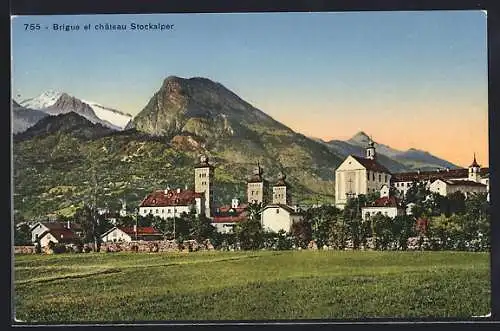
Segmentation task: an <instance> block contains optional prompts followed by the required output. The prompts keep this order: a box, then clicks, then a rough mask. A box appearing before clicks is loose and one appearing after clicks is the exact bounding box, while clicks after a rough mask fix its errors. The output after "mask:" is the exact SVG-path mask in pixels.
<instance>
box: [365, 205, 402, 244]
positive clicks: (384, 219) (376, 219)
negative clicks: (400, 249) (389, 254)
mask: <svg viewBox="0 0 500 331" xmlns="http://www.w3.org/2000/svg"><path fill="white" fill-rule="evenodd" d="M370 220H371V222H372V229H373V232H374V239H375V249H384V250H385V249H390V248H392V247H393V245H394V243H395V242H396V236H395V234H394V230H393V228H394V226H393V224H394V219H392V218H391V217H388V216H385V215H381V214H380V213H378V214H376V215H375V216H373V217H372V218H371V219H370Z"/></svg>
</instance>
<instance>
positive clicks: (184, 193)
mask: <svg viewBox="0 0 500 331" xmlns="http://www.w3.org/2000/svg"><path fill="white" fill-rule="evenodd" d="M202 197H203V193H195V192H194V191H192V190H181V191H180V192H179V193H178V192H177V191H176V190H168V191H167V193H165V191H164V190H161V191H156V192H153V193H151V194H149V195H148V196H147V197H146V198H144V200H142V202H141V204H140V206H139V207H167V206H187V205H192V204H194V203H195V199H196V198H202Z"/></svg>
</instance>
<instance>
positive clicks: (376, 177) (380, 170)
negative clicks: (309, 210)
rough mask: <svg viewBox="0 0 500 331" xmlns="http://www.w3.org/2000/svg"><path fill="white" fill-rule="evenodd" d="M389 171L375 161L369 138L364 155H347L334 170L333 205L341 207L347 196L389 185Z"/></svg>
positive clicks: (372, 144) (373, 145) (373, 149)
mask: <svg viewBox="0 0 500 331" xmlns="http://www.w3.org/2000/svg"><path fill="white" fill-rule="evenodd" d="M391 177H392V175H391V173H390V171H389V170H388V169H387V168H386V167H384V166H383V165H382V164H380V163H379V162H378V161H377V153H376V151H375V142H374V141H373V140H372V139H371V138H370V141H369V143H368V147H367V148H366V157H359V156H355V155H349V156H347V158H346V159H345V160H344V162H342V163H341V164H340V166H339V167H338V168H337V169H336V170H335V205H336V206H337V207H338V208H340V209H343V208H344V207H345V205H346V203H347V200H348V199H349V198H354V197H356V196H358V195H360V194H364V195H368V194H370V193H375V192H379V191H380V189H381V188H382V187H383V186H384V185H386V186H387V187H390V186H391V184H390V183H391Z"/></svg>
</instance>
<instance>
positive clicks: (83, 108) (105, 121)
mask: <svg viewBox="0 0 500 331" xmlns="http://www.w3.org/2000/svg"><path fill="white" fill-rule="evenodd" d="M14 102H15V101H14ZM16 104H17V106H18V107H23V108H24V109H25V111H24V113H29V112H28V110H36V111H38V113H39V112H42V113H45V114H47V115H59V114H65V113H69V112H75V113H77V114H79V115H81V116H83V117H84V118H86V119H87V120H89V121H90V122H92V123H99V124H101V125H103V126H106V127H109V128H111V129H114V130H123V129H124V128H125V127H126V126H127V124H128V123H129V122H130V121H131V120H132V116H131V115H128V114H125V113H123V112H120V111H118V110H115V109H112V108H110V107H105V106H102V105H100V104H98V103H96V102H91V101H84V100H81V99H78V98H76V97H74V96H71V95H69V94H67V93H65V92H58V91H53V90H49V91H46V92H44V93H42V94H40V95H38V96H37V97H34V98H30V99H26V100H23V101H21V102H19V103H17V102H16ZM18 114H19V111H18V112H15V111H14V112H13V119H14V125H13V131H14V133H17V132H22V131H25V130H26V129H27V128H28V127H26V125H25V126H22V125H21V126H18V125H16V122H20V121H19V120H18V117H19V116H18ZM35 123H36V122H34V121H31V122H30V124H31V125H33V124H35ZM31 125H30V126H31Z"/></svg>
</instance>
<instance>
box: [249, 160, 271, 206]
mask: <svg viewBox="0 0 500 331" xmlns="http://www.w3.org/2000/svg"><path fill="white" fill-rule="evenodd" d="M263 174H264V170H263V169H262V167H261V166H260V164H259V163H257V167H255V168H254V169H253V172H252V175H251V176H250V178H249V180H248V183H247V200H248V203H262V204H266V203H267V202H268V199H267V195H268V193H267V191H268V188H267V187H268V182H267V181H266V180H265V179H264V177H263Z"/></svg>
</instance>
